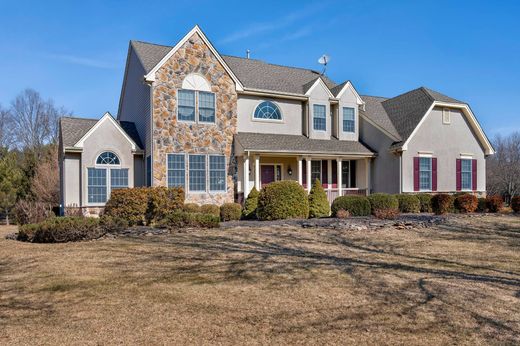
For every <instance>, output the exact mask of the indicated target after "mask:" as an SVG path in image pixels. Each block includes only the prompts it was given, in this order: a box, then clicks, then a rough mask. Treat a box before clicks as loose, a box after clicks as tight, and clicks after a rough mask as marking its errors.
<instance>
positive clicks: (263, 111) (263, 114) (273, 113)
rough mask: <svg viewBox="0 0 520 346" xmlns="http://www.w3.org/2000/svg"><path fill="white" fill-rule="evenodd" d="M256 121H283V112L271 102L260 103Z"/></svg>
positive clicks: (255, 115) (257, 108)
mask: <svg viewBox="0 0 520 346" xmlns="http://www.w3.org/2000/svg"><path fill="white" fill-rule="evenodd" d="M254 118H255V119H267V120H282V112H280V108H278V106H277V105H276V104H274V103H273V102H271V101H264V102H262V103H260V104H259V105H258V106H257V107H256V109H255V114H254Z"/></svg>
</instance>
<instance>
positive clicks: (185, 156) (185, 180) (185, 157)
mask: <svg viewBox="0 0 520 346" xmlns="http://www.w3.org/2000/svg"><path fill="white" fill-rule="evenodd" d="M170 155H179V156H180V155H182V156H184V186H183V189H184V191H187V184H186V182H187V181H188V179H187V175H188V174H187V172H186V162H187V161H188V155H187V154H186V153H167V154H166V186H167V187H168V188H169V186H168V171H169V170H170V169H168V157H169V156H170Z"/></svg>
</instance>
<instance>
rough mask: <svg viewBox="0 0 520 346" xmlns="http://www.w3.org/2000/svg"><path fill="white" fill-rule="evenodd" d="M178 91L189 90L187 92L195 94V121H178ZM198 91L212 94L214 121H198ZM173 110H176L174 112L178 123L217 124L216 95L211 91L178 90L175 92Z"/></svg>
mask: <svg viewBox="0 0 520 346" xmlns="http://www.w3.org/2000/svg"><path fill="white" fill-rule="evenodd" d="M179 90H189V91H193V92H194V94H195V114H194V116H195V120H182V119H179ZM199 91H202V92H205V93H211V94H213V103H214V107H215V121H201V120H199ZM175 108H176V109H175V111H176V117H177V121H178V122H180V123H185V124H203V125H216V124H217V94H216V93H214V92H212V91H205V90H193V89H183V88H178V89H177V90H176V100H175Z"/></svg>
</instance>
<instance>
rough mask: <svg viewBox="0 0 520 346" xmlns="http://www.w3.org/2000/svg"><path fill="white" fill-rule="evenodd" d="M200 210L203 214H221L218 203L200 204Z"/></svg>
mask: <svg viewBox="0 0 520 346" xmlns="http://www.w3.org/2000/svg"><path fill="white" fill-rule="evenodd" d="M200 212H201V213H202V214H211V215H215V216H220V207H219V206H218V205H216V204H203V205H201V206H200Z"/></svg>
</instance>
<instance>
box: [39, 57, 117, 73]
mask: <svg viewBox="0 0 520 346" xmlns="http://www.w3.org/2000/svg"><path fill="white" fill-rule="evenodd" d="M44 56H45V57H46V58H48V59H53V60H57V61H62V62H65V63H68V64H74V65H81V66H86V67H94V68H103V69H114V68H117V66H116V64H115V63H109V62H107V61H102V60H96V59H90V58H85V57H80V56H74V55H68V54H45V55H44Z"/></svg>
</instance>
